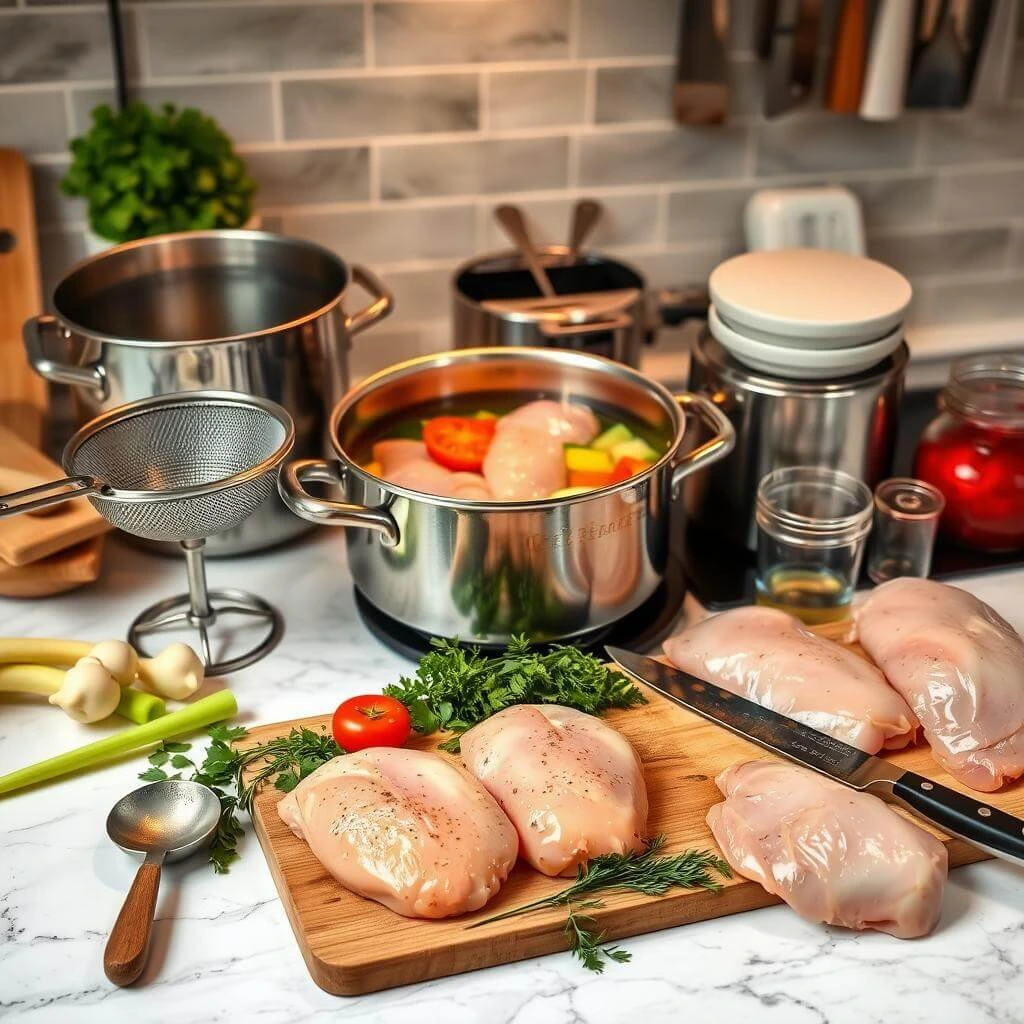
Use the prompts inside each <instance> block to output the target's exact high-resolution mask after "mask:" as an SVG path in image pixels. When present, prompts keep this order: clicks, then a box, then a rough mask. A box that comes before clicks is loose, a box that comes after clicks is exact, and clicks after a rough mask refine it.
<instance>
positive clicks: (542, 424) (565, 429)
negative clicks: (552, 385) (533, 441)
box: [498, 399, 601, 444]
mask: <svg viewBox="0 0 1024 1024" xmlns="http://www.w3.org/2000/svg"><path fill="white" fill-rule="evenodd" d="M507 426H508V427H511V426H517V427H533V428H534V429H535V430H540V431H543V432H544V433H546V434H550V435H551V436H552V437H554V438H557V439H558V440H559V441H561V442H562V444H590V442H591V441H593V440H594V438H595V437H597V434H598V431H599V430H600V429H601V425H600V424H599V423H598V422H597V417H596V416H595V415H594V414H593V413H592V412H591V411H590V410H589V409H588V408H587V407H586V406H585V405H579V404H577V403H576V402H552V401H550V400H549V399H541V400H539V401H536V402H527V403H526V405H521V406H519V408H518V409H513V411H512V412H510V413H509V414H508V415H507V416H504V417H502V418H501V419H500V420H499V421H498V429H499V430H500V429H502V428H503V427H507Z"/></svg>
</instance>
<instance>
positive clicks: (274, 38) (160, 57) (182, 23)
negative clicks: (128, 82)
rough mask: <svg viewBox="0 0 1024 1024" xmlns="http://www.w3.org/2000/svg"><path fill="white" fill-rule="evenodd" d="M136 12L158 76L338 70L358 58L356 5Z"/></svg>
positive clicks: (359, 27)
mask: <svg viewBox="0 0 1024 1024" xmlns="http://www.w3.org/2000/svg"><path fill="white" fill-rule="evenodd" d="M140 13H141V16H142V30H143V32H144V33H145V37H146V46H147V48H148V52H149V66H150V71H151V72H152V74H153V75H156V76H161V75H209V74H224V73H231V72H263V71H294V70H297V69H311V68H344V67H355V66H358V65H361V64H362V63H363V59H364V52H363V51H364V45H363V13H364V9H363V5H362V4H353V3H340V4H339V3H317V4H305V3H280V4H241V5H237V4H236V5H223V6H222V5H219V4H218V5H213V4H210V5H199V6H192V5H189V6H187V7H177V6H174V7H162V6H159V5H156V4H154V5H147V7H146V9H145V10H144V11H142V12H140Z"/></svg>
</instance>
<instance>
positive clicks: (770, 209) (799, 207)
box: [743, 185, 866, 256]
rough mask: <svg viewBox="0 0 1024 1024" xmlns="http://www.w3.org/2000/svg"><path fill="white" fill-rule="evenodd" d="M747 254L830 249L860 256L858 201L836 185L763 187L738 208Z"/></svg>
mask: <svg viewBox="0 0 1024 1024" xmlns="http://www.w3.org/2000/svg"><path fill="white" fill-rule="evenodd" d="M743 233H744V237H745V239H746V243H747V249H748V250H749V251H750V252H756V251H757V250H759V249H793V248H804V249H834V250H835V251H837V252H846V253H851V254H853V255H855V256H863V255H864V252H865V250H866V243H865V240H864V215H863V213H862V211H861V206H860V200H859V199H858V198H857V197H856V196H855V195H854V194H853V193H852V192H851V191H850V190H849V189H848V188H843V186H842V185H819V186H807V187H804V188H763V189H760V190H759V191H757V192H755V193H754V194H753V195H752V196H751V197H750V198H749V199H748V200H747V204H746V206H745V207H744V208H743Z"/></svg>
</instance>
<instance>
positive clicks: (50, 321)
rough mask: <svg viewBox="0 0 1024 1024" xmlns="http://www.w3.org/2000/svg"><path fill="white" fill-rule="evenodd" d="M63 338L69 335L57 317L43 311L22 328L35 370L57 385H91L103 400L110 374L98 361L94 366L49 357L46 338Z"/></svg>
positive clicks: (107, 393)
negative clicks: (58, 360) (60, 361)
mask: <svg viewBox="0 0 1024 1024" xmlns="http://www.w3.org/2000/svg"><path fill="white" fill-rule="evenodd" d="M48 336H49V337H53V338H60V339H61V340H62V341H66V340H67V339H68V338H69V337H70V335H69V332H68V331H66V330H65V329H64V328H63V327H61V326H60V324H59V323H58V321H57V318H56V317H54V316H50V315H49V314H48V313H43V314H41V315H40V316H34V317H31V318H30V319H28V320H26V321H25V326H24V327H22V329H21V337H22V341H24V343H25V351H26V352H27V353H28V361H29V362H30V363H31V364H32V369H33V370H35V371H36V373H38V374H39V376H40V377H45V378H46V379H47V380H52V381H54V382H55V383H57V384H70V385H71V386H72V387H77V388H88V389H89V390H90V391H94V392H95V393H96V395H97V396H98V397H99V398H100V399H104V398H107V397H108V395H109V393H110V392H109V389H108V387H107V375H106V374H105V373H104V372H103V368H102V367H101V366H98V365H97V364H95V363H94V364H92V365H91V366H74V365H73V364H71V363H58V362H54V360H52V359H50V358H49V356H47V354H46V345H45V339H46V338H47V337H48Z"/></svg>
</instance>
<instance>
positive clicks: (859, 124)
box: [756, 115, 915, 175]
mask: <svg viewBox="0 0 1024 1024" xmlns="http://www.w3.org/2000/svg"><path fill="white" fill-rule="evenodd" d="M756 132H757V144H758V149H757V173H758V174H760V175H775V174H796V173H811V174H814V173H821V172H824V171H855V170H867V169H877V168H899V167H907V166H909V165H910V163H911V162H912V161H913V159H914V144H915V133H914V130H913V121H912V119H908V120H906V121H884V122H874V121H861V120H859V119H858V118H855V117H842V116H834V115H819V116H814V117H801V116H792V117H789V118H778V119H777V120H774V121H770V122H767V123H765V124H761V125H758V126H757V128H756Z"/></svg>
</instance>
